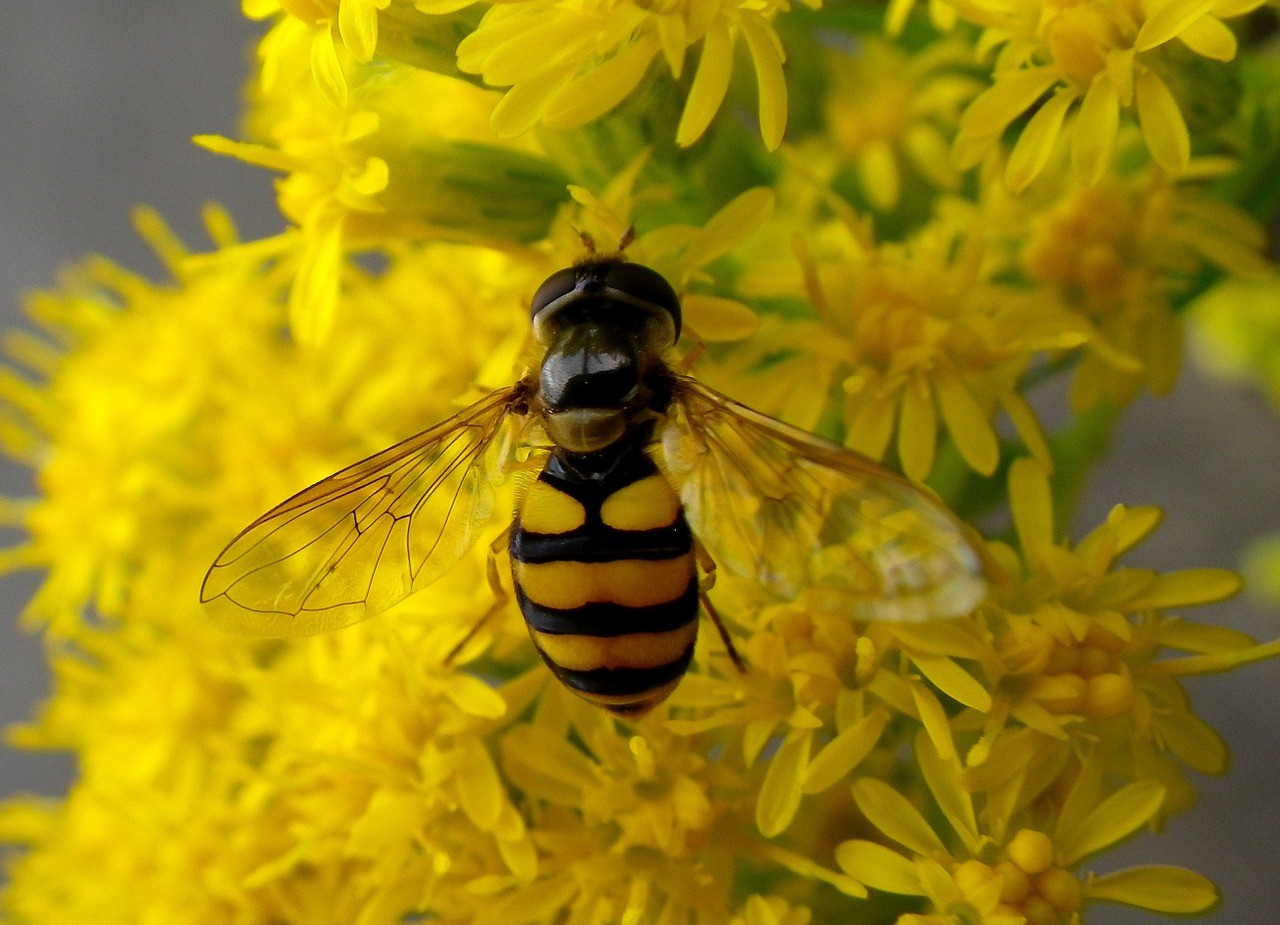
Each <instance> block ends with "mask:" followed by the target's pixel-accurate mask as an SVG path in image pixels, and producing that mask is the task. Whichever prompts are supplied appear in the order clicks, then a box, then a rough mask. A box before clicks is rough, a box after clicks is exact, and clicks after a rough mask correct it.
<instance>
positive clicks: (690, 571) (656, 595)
mask: <svg viewBox="0 0 1280 925" xmlns="http://www.w3.org/2000/svg"><path fill="white" fill-rule="evenodd" d="M512 565H513V567H514V572H515V579H516V581H517V582H519V584H520V587H521V589H522V590H523V591H524V593H525V595H526V596H527V597H528V598H529V599H530V600H532V601H534V602H535V603H537V604H541V605H542V606H543V607H549V608H552V609H554V610H572V609H573V608H575V607H581V606H583V605H584V604H593V603H614V604H621V605H622V606H624V607H651V606H653V605H654V604H665V603H667V602H668V601H673V600H675V599H676V598H677V597H679V596H680V595H681V594H683V593H684V592H685V591H686V590H687V589H688V587H689V582H690V581H691V580H693V576H694V565H693V555H692V554H691V553H685V554H684V555H680V556H676V557H675V558H672V559H658V560H656V561H650V560H646V559H619V560H617V561H616V562H538V563H533V562H513V563H512Z"/></svg>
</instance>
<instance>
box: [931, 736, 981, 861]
mask: <svg viewBox="0 0 1280 925" xmlns="http://www.w3.org/2000/svg"><path fill="white" fill-rule="evenodd" d="M916 757H917V760H919V762H920V771H921V773H923V774H924V779H925V781H926V782H927V783H928V785H929V792H930V793H932V794H933V798H934V799H935V800H936V801H937V803H938V808H939V809H941V810H942V814H943V815H944V816H946V817H947V822H948V823H950V825H951V828H952V829H953V830H955V833H956V834H957V835H959V836H960V840H961V841H963V842H964V845H965V847H966V848H967V849H969V851H971V852H975V853H976V852H977V851H978V850H979V849H980V848H981V846H982V837H981V836H980V835H979V834H978V819H977V816H976V815H975V814H974V810H973V800H972V799H971V798H970V797H969V794H968V793H967V792H966V791H965V789H964V785H963V783H962V782H961V779H960V778H961V775H960V765H959V763H958V761H957V760H956V759H955V757H954V756H953V757H952V758H950V759H946V758H943V757H942V756H941V755H939V754H938V751H937V749H935V748H934V747H933V742H932V740H930V739H929V737H928V736H926V735H917V736H916Z"/></svg>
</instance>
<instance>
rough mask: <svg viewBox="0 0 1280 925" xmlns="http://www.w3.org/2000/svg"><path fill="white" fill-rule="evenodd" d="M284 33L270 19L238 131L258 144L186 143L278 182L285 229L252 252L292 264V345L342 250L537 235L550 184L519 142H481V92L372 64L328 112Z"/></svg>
mask: <svg viewBox="0 0 1280 925" xmlns="http://www.w3.org/2000/svg"><path fill="white" fill-rule="evenodd" d="M292 25H293V20H289V19H286V20H283V21H282V22H281V23H280V24H278V25H277V26H276V27H275V28H274V29H273V31H272V32H271V33H270V34H269V35H268V36H267V38H266V39H264V43H265V42H268V41H269V42H270V43H271V44H272V46H273V47H275V48H277V49H278V50H280V59H279V60H278V61H277V62H276V71H275V72H274V73H273V75H272V79H271V81H270V82H268V81H267V79H266V73H265V72H264V73H262V74H260V79H259V81H258V83H256V84H255V85H254V87H253V90H254V92H255V93H257V94H258V96H257V97H256V99H255V109H254V111H253V112H252V113H251V115H250V121H249V125H250V127H251V128H256V127H258V126H262V128H261V129H259V130H258V133H259V134H261V135H262V136H263V140H262V141H249V142H237V141H231V140H229V139H225V138H221V137H218V136H209V135H202V136H198V137H197V138H196V141H197V142H198V143H200V144H202V145H204V146H205V147H207V148H210V149H211V150H213V151H216V152H218V153H220V154H228V155H231V156H234V157H237V158H240V159H241V160H244V161H247V162H249V163H252V164H256V165H258V166H261V167H266V168H268V169H271V170H277V171H281V172H283V173H284V174H285V177H284V179H282V180H281V181H280V182H279V183H278V184H277V190H278V195H279V202H280V208H281V211H282V212H283V213H284V215H285V216H286V217H287V218H288V219H290V220H291V221H292V222H293V223H294V225H296V226H297V229H296V231H290V232H286V233H285V234H284V235H281V236H280V237H279V238H277V239H276V240H275V241H274V242H272V241H264V242H257V243H256V244H255V245H254V246H253V247H254V250H255V251H256V252H258V253H272V254H275V253H280V252H285V253H292V254H295V255H296V266H297V271H296V272H297V276H296V279H295V281H294V282H293V285H292V288H291V294H290V326H291V328H292V330H293V332H294V336H296V337H297V338H298V339H299V340H300V341H301V342H303V343H319V342H321V341H323V340H324V338H325V337H326V336H327V335H328V332H329V330H330V327H331V325H332V323H333V314H334V311H335V310H336V306H337V302H338V297H339V293H340V291H341V287H342V277H343V275H344V273H345V272H346V270H345V265H346V255H347V252H348V251H353V250H362V249H368V248H370V247H372V246H375V245H378V244H382V243H385V242H388V241H393V240H420V239H424V238H429V237H435V238H441V237H443V238H449V239H452V240H471V241H475V240H493V239H494V238H507V237H510V238H515V239H516V240H517V241H523V240H528V239H531V238H535V237H538V236H540V235H541V234H543V233H545V231H546V229H547V226H548V225H549V224H550V221H551V218H552V216H553V215H554V209H555V207H556V205H557V204H558V202H559V201H560V199H561V197H562V196H563V185H564V179H563V175H562V174H561V173H560V171H559V170H558V169H557V168H556V167H555V166H554V165H553V164H551V163H550V162H548V161H547V160H545V159H544V158H542V157H541V156H539V155H537V154H535V153H533V151H532V150H531V149H529V147H528V146H527V145H511V144H506V143H499V142H498V141H497V139H495V138H494V136H493V135H492V133H491V132H490V130H489V128H488V119H489V115H490V113H491V112H492V109H493V106H494V104H495V103H496V102H497V98H496V96H495V95H494V94H492V93H488V92H486V91H483V90H480V89H477V88H475V87H472V86H470V85H469V84H466V83H464V82H463V81H460V80H457V79H453V78H449V77H443V76H440V75H437V74H432V73H429V72H426V71H420V70H417V69H415V68H410V67H393V68H391V69H390V70H389V71H388V69H387V68H385V67H377V68H365V69H363V70H362V71H361V72H360V73H359V74H358V75H356V77H355V78H353V79H352V80H351V81H349V82H350V83H351V84H352V86H351V91H350V93H344V94H343V96H342V101H341V102H334V101H333V99H332V98H331V96H328V95H325V94H322V93H320V92H319V91H318V90H316V88H315V84H314V83H313V82H312V81H311V79H310V76H309V74H308V72H307V71H306V70H305V67H306V65H305V58H304V57H303V55H302V52H301V48H300V47H299V46H298V45H297V40H299V39H301V38H303V36H302V35H300V34H299V33H297V32H296V31H295V30H293V28H292ZM289 43H292V44H289ZM286 45H288V47H289V49H290V51H289V53H288V54H286V53H285V52H284V51H283V50H282V47H283V46H286Z"/></svg>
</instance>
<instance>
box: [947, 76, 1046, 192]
mask: <svg viewBox="0 0 1280 925" xmlns="http://www.w3.org/2000/svg"><path fill="white" fill-rule="evenodd" d="M1057 81H1058V74H1057V71H1056V70H1054V69H1053V68H1049V67H1038V68H1027V69H1026V70H1021V71H1017V72H1015V73H1013V74H1008V75H1002V76H1000V77H998V78H997V79H996V82H995V84H994V85H993V86H991V87H989V88H988V89H987V90H984V91H983V92H982V93H981V94H980V95H979V96H978V97H977V98H976V99H975V100H974V101H973V102H972V103H970V104H969V106H968V108H967V109H965V111H964V115H963V116H962V117H961V118H960V132H959V134H958V135H957V136H956V140H955V145H954V147H953V149H952V150H953V154H954V156H955V159H956V164H957V166H959V167H961V168H963V169H967V168H969V167H973V166H974V165H976V164H977V163H978V162H979V161H981V160H982V158H983V156H984V155H985V154H986V152H987V150H988V149H989V148H990V147H991V145H993V144H994V143H995V142H996V140H997V139H998V138H999V137H1000V135H1001V134H1002V133H1003V132H1004V130H1005V129H1006V128H1007V127H1008V125H1009V123H1010V122H1012V121H1013V120H1014V119H1016V118H1018V116H1020V115H1022V114H1023V113H1024V112H1026V111H1027V109H1028V108H1030V107H1031V105H1032V104H1033V103H1035V101H1036V100H1038V99H1040V97H1041V96H1043V95H1044V94H1045V91H1047V90H1048V89H1049V88H1050V87H1052V86H1053V85H1054V84H1055V83H1057Z"/></svg>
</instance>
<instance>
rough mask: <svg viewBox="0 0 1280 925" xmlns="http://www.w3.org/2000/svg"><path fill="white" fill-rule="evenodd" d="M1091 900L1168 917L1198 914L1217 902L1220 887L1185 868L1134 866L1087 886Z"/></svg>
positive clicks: (1086, 889) (1106, 875)
mask: <svg viewBox="0 0 1280 925" xmlns="http://www.w3.org/2000/svg"><path fill="white" fill-rule="evenodd" d="M1085 892H1086V895H1087V896H1088V898H1089V899H1094V900H1098V899H1102V900H1107V901H1110V902H1113V903H1124V904H1125V905H1126V906H1137V907H1138V908H1139V909H1150V910H1151V911H1152V912H1163V913H1165V914H1166V915H1195V914H1196V913H1199V912H1204V911H1206V910H1208V909H1210V908H1212V907H1213V906H1214V905H1215V904H1216V903H1217V902H1218V898H1219V897H1218V888H1217V887H1216V886H1214V885H1213V884H1212V883H1211V882H1210V881H1208V880H1206V879H1205V878H1204V877H1202V876H1200V875H1199V874H1197V873H1195V872H1194V871H1190V870H1186V869H1184V868H1182V867H1163V866H1151V867H1131V868H1129V869H1128V870H1119V871H1116V872H1115V873H1113V874H1104V875H1103V876H1101V877H1096V878H1094V879H1093V880H1091V881H1089V882H1088V883H1087V884H1086V885H1085Z"/></svg>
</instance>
